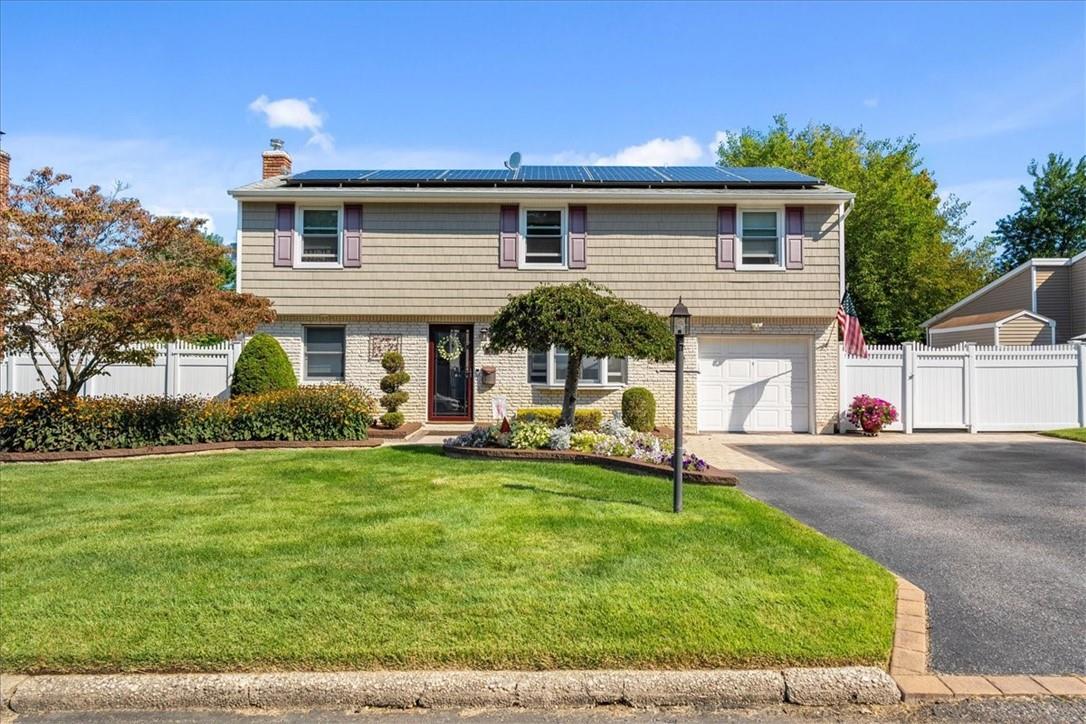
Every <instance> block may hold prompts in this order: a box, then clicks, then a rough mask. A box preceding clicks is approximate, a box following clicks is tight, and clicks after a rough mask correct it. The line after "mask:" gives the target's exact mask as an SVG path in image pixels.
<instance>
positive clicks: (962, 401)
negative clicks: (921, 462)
mask: <svg viewBox="0 0 1086 724" xmlns="http://www.w3.org/2000/svg"><path fill="white" fill-rule="evenodd" d="M868 355H869V356H868V357H867V358H866V359H865V358H861V357H851V356H848V355H845V354H844V353H843V352H842V353H841V409H842V410H847V408H848V404H849V402H851V400H852V398H853V397H855V396H856V395H861V394H867V395H873V396H875V397H881V398H882V399H884V400H888V401H889V402H892V403H893V404H894V406H895V407H896V408H897V410H898V414H899V419H898V422H896V423H894V424H893V425H890V426H889V427H888V428H887V429H888V430H903V431H904V432H912V431H913V430H914V429H924V430H929V429H930V430H968V431H969V432H983V431H992V432H994V431H1004V432H1009V431H1027V430H1050V429H1053V428H1059V427H1077V426H1086V346H1084V345H1082V344H1079V343H1075V344H1070V345H1058V346H1050V347H978V346H976V345H973V344H963V345H960V346H957V347H941V348H935V347H925V346H923V345H915V344H903V345H900V346H871V347H868ZM842 423H843V424H842V429H851V426H850V425H849V424H848V421H847V420H844V414H843V413H842Z"/></svg>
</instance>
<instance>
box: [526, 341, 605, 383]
mask: <svg viewBox="0 0 1086 724" xmlns="http://www.w3.org/2000/svg"><path fill="white" fill-rule="evenodd" d="M568 369H569V353H568V352H566V350H564V349H562V348H561V347H551V348H550V349H549V350H542V351H536V352H530V353H529V354H528V381H529V382H530V383H532V384H533V385H551V386H561V385H563V384H564V383H565V381H566V371H567V370H568ZM581 384H583V385H586V386H588V387H592V386H593V385H596V386H602V385H616V386H617V385H624V384H626V360H625V359H624V358H619V357H612V358H608V357H604V358H603V359H599V358H596V357H586V358H584V359H583V360H582V361H581Z"/></svg>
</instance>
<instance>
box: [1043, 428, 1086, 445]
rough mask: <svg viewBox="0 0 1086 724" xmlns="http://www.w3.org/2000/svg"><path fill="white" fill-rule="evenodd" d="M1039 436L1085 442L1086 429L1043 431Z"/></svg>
mask: <svg viewBox="0 0 1086 724" xmlns="http://www.w3.org/2000/svg"><path fill="white" fill-rule="evenodd" d="M1041 434H1042V435H1048V436H1049V437H1058V438H1062V439H1063V440H1074V441H1075V442H1086V427H1068V428H1066V429H1064V430H1045V431H1044V432H1042V433H1041Z"/></svg>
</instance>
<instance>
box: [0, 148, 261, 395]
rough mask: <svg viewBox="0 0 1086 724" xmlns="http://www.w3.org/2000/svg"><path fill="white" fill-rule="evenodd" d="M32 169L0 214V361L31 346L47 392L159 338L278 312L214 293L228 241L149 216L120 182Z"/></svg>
mask: <svg viewBox="0 0 1086 724" xmlns="http://www.w3.org/2000/svg"><path fill="white" fill-rule="evenodd" d="M69 180H70V177H69V176H67V175H66V174H61V173H56V172H54V171H53V170H52V169H50V168H43V169H40V170H37V171H34V172H32V173H31V174H30V175H29V176H27V178H26V183H25V184H23V185H16V186H13V187H12V189H11V193H10V196H9V198H8V203H7V204H6V205H5V206H4V208H3V210H2V211H0V356H3V355H10V354H15V353H27V354H29V355H30V357H31V359H32V360H33V362H34V367H35V369H36V371H37V375H38V379H39V380H40V381H41V383H42V384H43V385H44V386H45V388H46V389H47V390H50V391H53V392H63V393H69V394H75V393H78V392H79V390H80V389H81V388H82V387H83V385H84V383H86V381H87V380H89V379H90V378H91V377H93V376H95V375H97V374H100V373H101V372H102V371H103V370H104V369H105V368H106V367H108V366H109V365H112V364H117V363H122V362H126V363H132V364H139V365H148V364H151V363H152V362H153V361H154V358H155V349H154V345H155V344H157V343H162V342H168V341H172V340H175V339H199V338H203V339H206V338H209V337H218V338H227V337H232V336H234V335H236V334H238V333H243V332H251V331H252V330H254V329H255V328H256V326H257V325H258V324H260V323H262V322H268V321H271V320H272V319H274V316H275V314H274V312H273V311H272V308H271V303H270V302H269V301H268V300H267V299H264V298H262V297H256V296H253V295H251V294H238V293H235V292H233V291H227V290H224V289H222V288H221V285H222V284H223V278H222V273H221V270H222V268H223V256H224V254H226V253H227V250H226V248H225V247H223V246H220V245H216V244H209V243H208V242H207V240H206V239H205V235H204V230H203V222H202V221H200V220H190V219H181V218H176V217H171V216H155V215H153V214H151V213H149V212H148V211H146V210H145V209H143V208H142V207H141V206H140V203H139V201H137V200H135V199H130V198H123V197H121V195H120V191H121V189H120V188H118V189H117V191H116V192H114V193H112V194H104V193H102V190H101V189H100V188H99V187H97V186H90V187H88V188H86V189H78V188H72V189H70V190H68V191H67V192H65V191H64V190H63V187H64V186H65V185H66V183H67V182H68V181H69Z"/></svg>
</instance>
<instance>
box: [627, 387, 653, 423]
mask: <svg viewBox="0 0 1086 724" xmlns="http://www.w3.org/2000/svg"><path fill="white" fill-rule="evenodd" d="M622 421H623V422H624V423H626V426H627V427H629V428H632V429H634V430H637V431H638V432H652V431H653V429H655V428H656V398H655V397H653V396H652V393H651V392H650V391H649V390H647V389H646V388H644V387H631V388H629V389H627V390H626V391H625V392H623V393H622Z"/></svg>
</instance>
